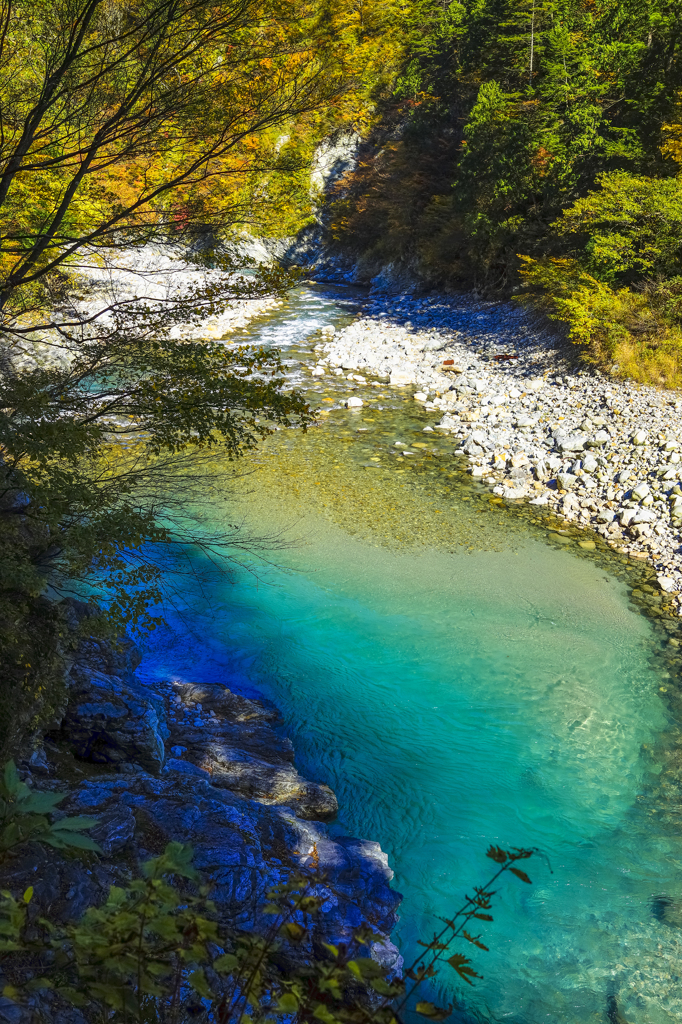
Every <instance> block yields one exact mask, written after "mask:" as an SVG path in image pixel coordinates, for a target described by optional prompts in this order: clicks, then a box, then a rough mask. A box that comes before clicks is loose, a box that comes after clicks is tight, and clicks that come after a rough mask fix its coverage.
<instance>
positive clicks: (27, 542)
mask: <svg viewBox="0 0 682 1024" xmlns="http://www.w3.org/2000/svg"><path fill="white" fill-rule="evenodd" d="M381 9H382V7H381V5H379V4H376V5H367V7H366V9H365V10H364V14H362V15H361V14H359V13H358V12H355V11H354V10H353V11H350V12H349V11H348V10H347V9H346V7H345V5H342V4H341V3H338V2H336V0H334V2H331V3H318V2H317V0H304V2H302V3H299V2H297V3H295V4H294V3H293V2H290V0H265V2H261V0H258V2H256V0H126V2H125V3H124V2H123V0H1V2H0V310H1V312H0V357H1V360H2V376H1V377H0V468H1V472H0V576H1V578H2V588H3V589H2V590H1V591H0V646H1V647H2V650H3V660H4V663H5V664H6V666H7V672H6V682H5V684H4V686H5V689H6V696H7V699H8V700H10V696H9V695H10V694H11V695H12V696H11V701H12V702H13V704H14V706H15V711H16V714H15V716H14V717H15V723H16V722H18V721H21V722H22V723H23V725H22V726H21V728H24V727H26V723H27V722H28V721H29V720H30V719H31V715H32V714H33V712H34V711H35V710H36V708H37V707H39V706H40V705H41V700H38V701H37V704H36V703H35V702H34V701H35V698H36V697H37V696H38V694H39V693H42V692H43V691H44V690H45V689H46V687H45V686H43V685H42V684H41V682H40V681H41V680H42V681H43V683H44V682H45V681H46V680H47V679H48V678H51V675H50V673H52V675H55V676H58V675H59V658H58V637H59V634H60V632H63V630H62V629H61V626H60V623H59V617H58V615H57V613H56V612H55V609H54V606H53V605H52V604H49V603H47V604H46V603H45V602H44V601H42V595H43V594H44V592H45V589H46V587H51V588H52V593H53V596H54V595H57V596H58V595H60V594H64V593H68V592H73V590H74V588H75V589H76V591H78V590H79V588H80V590H81V592H82V590H83V587H84V586H85V587H86V588H87V587H92V586H93V585H95V584H96V585H97V587H98V588H99V590H100V591H101V592H102V593H103V594H104V595H105V596H106V604H107V608H108V612H107V617H108V619H109V628H110V629H111V630H116V629H120V628H121V627H122V626H124V625H126V624H134V623H135V622H136V621H137V622H138V623H140V624H144V625H146V626H150V625H152V624H153V621H152V619H151V618H150V616H149V614H148V609H149V607H150V606H151V605H152V604H154V603H155V602H157V601H158V600H159V598H160V595H161V590H162V573H161V570H160V568H159V566H158V565H155V564H153V562H152V561H150V558H149V551H150V547H149V542H150V541H151V542H156V543H157V544H163V543H180V542H181V543H185V544H190V542H201V543H207V541H206V537H205V536H204V535H202V536H199V535H198V534H197V532H196V531H193V529H192V525H191V521H190V520H191V517H190V516H189V506H190V504H191V500H192V498H193V497H196V495H197V493H198V492H197V488H198V486H199V483H198V481H199V480H200V477H201V465H202V460H204V458H205V456H206V454H207V453H210V452H212V451H216V452H220V453H221V457H222V458H226V459H234V458H237V457H239V455H240V454H241V453H242V452H243V451H244V450H245V449H246V448H248V447H250V446H252V445H253V444H255V443H256V442H257V440H258V438H259V437H261V436H263V435H264V434H266V433H267V432H268V431H270V430H272V429H275V428H281V427H282V426H289V425H296V424H298V425H303V426H305V424H306V423H307V422H308V420H309V418H310V413H309V411H308V410H307V408H306V405H305V403H304V401H303V400H302V398H301V397H300V395H298V394H297V393H295V392H291V391H285V389H284V378H283V375H282V368H281V365H280V362H279V358H278V355H277V353H276V352H274V351H267V352H266V351H253V350H248V349H239V350H237V349H234V348H233V347H231V346H225V345H222V344H219V343H211V342H205V341H203V340H197V336H196V333H197V332H196V330H195V333H194V335H191V332H190V336H188V334H187V331H184V333H183V332H181V335H182V338H180V337H179V335H178V333H177V331H175V332H174V330H173V329H174V328H178V327H179V325H184V326H185V327H187V326H189V327H190V328H191V327H194V328H198V327H199V325H201V323H202V322H203V320H204V319H205V318H206V317H207V316H210V315H214V314H218V313H220V312H221V311H223V310H224V309H225V308H226V306H229V304H230V302H232V301H233V300H235V299H239V298H258V297H259V296H263V295H266V294H269V295H272V294H283V292H284V291H285V289H286V288H287V286H288V284H289V283H290V282H289V280H288V279H287V277H286V275H284V274H282V273H281V272H279V271H276V270H269V271H265V270H261V271H260V272H258V273H256V274H252V275H251V276H248V277H244V276H243V275H241V274H240V273H239V267H238V265H237V264H236V263H234V261H232V260H231V259H230V258H228V257H227V256H226V255H225V254H224V253H223V254H222V255H220V254H219V253H215V252H213V253H211V252H210V251H208V250H206V248H205V246H204V247H203V248H202V250H201V252H199V251H198V250H193V251H192V252H193V255H192V254H191V259H192V260H194V262H195V264H196V265H197V267H199V268H200V269H201V268H203V269H201V274H204V270H206V274H205V275H204V276H203V277H201V280H200V282H199V283H195V284H194V285H192V286H191V287H188V288H185V289H184V291H183V290H182V289H180V290H177V289H170V290H169V291H168V292H167V294H166V295H165V297H164V298H162V299H161V298H159V297H158V295H156V297H154V296H152V295H151V294H148V293H147V291H146V289H145V287H144V279H140V280H141V286H140V290H139V293H138V294H136V295H128V294H126V295H121V294H115V295H114V296H113V297H111V298H108V299H107V300H106V301H105V300H104V299H103V300H102V302H101V304H100V305H97V302H96V301H95V302H94V305H93V302H90V303H89V304H88V303H87V302H86V303H83V302H79V301H77V293H78V290H79V287H80V283H79V277H78V275H79V273H80V271H81V268H82V267H83V266H84V265H90V266H93V265H94V266H100V267H102V266H108V265H110V264H111V262H112V260H113V261H114V262H117V265H121V261H123V265H125V262H126V259H127V260H130V259H133V254H134V253H135V252H136V251H138V250H140V249H141V248H143V247H144V246H145V245H148V244H149V243H150V242H157V243H158V242H161V243H163V244H165V245H166V246H173V245H174V246H175V249H176V250H178V249H182V250H183V251H184V252H185V255H187V246H188V245H189V244H190V243H192V242H193V241H194V240H196V239H197V238H200V237H204V238H205V237H206V236H207V233H209V234H210V236H211V237H212V238H213V239H215V238H224V237H225V236H226V235H227V234H229V232H230V231H231V230H235V229H236V228H239V227H241V226H243V225H245V224H249V223H251V222H259V220H260V221H262V220H266V219H267V216H270V219H271V220H273V219H275V220H276V216H275V217H274V218H273V214H272V209H269V213H268V211H266V210H261V209H260V207H264V208H265V207H267V208H271V207H272V206H273V205H276V203H275V198H274V197H275V196H277V195H280V197H281V193H282V190H281V189H279V192H278V187H277V184H276V182H277V180H278V177H283V178H287V176H289V178H290V179H291V178H292V176H293V177H295V176H296V175H297V174H298V175H299V176H300V174H301V168H302V167H304V166H305V160H306V153H307V154H308V156H309V155H310V146H311V144H312V140H314V138H315V137H316V134H317V135H319V134H324V132H325V131H326V130H327V129H328V128H329V126H333V125H334V124H335V123H337V122H343V121H344V119H350V120H353V119H355V120H356V121H357V120H362V118H363V117H366V116H368V111H369V109H370V106H371V94H372V90H373V89H375V88H379V87H380V82H381V80H382V76H384V77H385V76H386V75H389V74H390V59H389V55H390V51H391V48H392V47H393V48H395V45H394V44H393V43H389V44H386V43H385V42H384V41H383V37H382V33H381V31H380V29H381V25H382V24H383V22H382V21H381V17H378V15H377V12H378V11H380V10H381ZM372 12H374V13H372ZM292 138H293V139H294V140H296V139H297V140H298V142H297V143H296V145H297V147H298V148H297V150H296V152H294V153H293V154H292V152H291V150H289V151H287V146H288V145H289V141H290V140H291V139H292ZM301 138H305V139H307V140H308V144H307V149H306V146H305V145H303V146H301V145H300V139H301ZM299 191H300V190H299ZM299 205H301V204H300V203H299ZM304 205H305V204H303V206H304ZM299 212H303V213H304V212H305V211H304V210H303V208H302V207H301V211H299ZM292 215H293V214H292ZM180 489H181V490H182V494H183V498H184V507H181V505H180V503H179V502H178V498H177V494H178V491H179V490H180ZM212 542H213V543H215V544H217V545H218V546H220V545H221V544H224V543H225V542H226V539H225V538H215V537H214V538H212ZM47 689H48V690H49V689H50V686H47ZM22 695H23V697H22ZM20 698H21V699H20ZM22 708H23V711H21V710H20V709H22ZM27 716H28V717H27ZM34 717H35V716H34ZM10 732H12V730H10ZM15 734H16V729H15V730H14V731H13V732H12V735H15ZM8 735H9V734H8ZM6 738H7V737H6Z"/></svg>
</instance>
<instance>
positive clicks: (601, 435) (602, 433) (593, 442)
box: [586, 430, 611, 448]
mask: <svg viewBox="0 0 682 1024" xmlns="http://www.w3.org/2000/svg"><path fill="white" fill-rule="evenodd" d="M610 440H611V435H610V434H609V433H608V432H607V431H606V430H598V431H597V433H596V434H595V435H594V437H592V438H591V439H590V440H589V441H587V442H586V447H587V448H602V447H603V446H604V445H605V444H608V442H609V441H610Z"/></svg>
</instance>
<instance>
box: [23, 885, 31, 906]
mask: <svg viewBox="0 0 682 1024" xmlns="http://www.w3.org/2000/svg"><path fill="white" fill-rule="evenodd" d="M32 897H33V886H32V885H29V887H28V889H26V891H25V892H24V896H23V900H24V903H30V902H31V899H32Z"/></svg>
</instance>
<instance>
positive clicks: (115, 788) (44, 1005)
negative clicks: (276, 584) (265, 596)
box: [0, 601, 400, 1024]
mask: <svg viewBox="0 0 682 1024" xmlns="http://www.w3.org/2000/svg"><path fill="white" fill-rule="evenodd" d="M65 607H66V610H67V613H68V616H67V617H68V619H69V620H70V623H69V624H70V625H71V627H72V628H73V629H74V630H75V629H76V628H77V627H78V625H79V623H82V622H83V620H84V619H87V616H88V615H89V614H90V612H91V609H90V608H89V607H88V606H86V605H83V604H82V603H79V602H76V601H69V602H66V604H65ZM139 660H140V656H139V654H138V652H137V650H136V649H135V648H134V647H133V646H132V645H129V644H128V645H126V646H124V647H123V648H122V649H116V648H114V647H112V646H111V645H110V644H109V643H107V642H103V641H97V640H95V639H93V638H91V637H90V638H85V639H82V640H80V642H79V643H78V646H77V648H76V650H75V654H74V657H73V660H72V663H71V666H70V668H69V669H68V671H67V672H66V675H65V684H66V686H65V701H64V704H63V707H62V708H61V709H60V711H59V713H58V715H57V717H56V719H55V721H54V722H53V723H51V728H50V729H49V730H48V732H47V733H46V734H45V735H44V736H43V737H34V740H33V749H32V750H30V751H28V752H27V753H26V755H25V757H24V758H23V759H22V760H20V762H19V768H20V772H21V775H22V778H23V779H24V781H26V782H27V783H28V785H29V786H31V787H35V788H37V789H40V790H58V791H60V792H64V791H66V792H67V793H68V796H67V798H66V799H65V800H64V802H63V803H62V804H61V805H60V814H61V813H66V814H87V815H92V816H94V817H96V818H97V819H99V824H98V825H97V826H96V827H95V828H94V829H92V830H91V832H90V834H91V835H92V837H93V838H94V839H95V840H96V841H97V843H98V844H99V845H100V847H101V849H102V856H101V857H98V858H95V859H94V860H93V858H92V857H91V856H90V857H89V858H87V859H86V860H84V861H83V860H80V859H78V858H74V857H73V856H71V857H66V856H62V855H61V854H60V853H59V852H58V851H55V850H49V851H48V850H46V849H45V848H44V847H42V846H40V845H38V844H29V845H28V846H22V847H18V848H16V851H15V852H14V854H13V855H10V856H9V858H8V859H6V860H5V862H4V863H3V865H2V868H1V869H0V888H2V889H8V890H11V891H12V892H13V893H14V894H15V895H19V894H21V893H22V892H24V890H25V889H26V888H27V887H28V886H29V885H32V886H33V890H34V893H33V899H32V901H31V908H32V913H33V914H35V915H44V916H46V917H48V918H49V919H50V920H52V921H54V922H55V923H59V922H66V921H73V920H77V919H78V918H79V917H80V916H81V915H82V914H83V912H84V911H85V910H86V908H87V907H89V906H92V905H97V904H99V903H101V902H102V901H103V900H104V899H105V898H106V895H107V893H108V891H109V887H110V886H111V885H117V884H119V885H120V884H126V883H127V882H129V881H130V879H131V878H132V877H134V876H135V875H136V874H137V872H138V870H139V864H140V863H141V862H142V861H144V860H145V859H147V858H149V857H151V856H155V855H157V854H159V853H161V852H162V851H163V849H164V848H165V846H166V844H167V843H168V842H170V841H172V840H173V841H179V842H183V843H191V844H192V846H193V849H194V864H195V866H196V867H197V868H198V869H199V870H200V871H201V873H202V876H203V877H204V878H205V879H206V880H209V881H210V882H211V883H212V885H213V889H212V894H211V896H212V899H213V901H214V903H215V905H216V907H217V911H218V914H219V915H220V916H221V917H222V918H224V919H227V920H230V921H233V922H236V924H237V926H238V927H240V928H247V929H248V928H252V927H257V921H258V919H259V916H260V908H261V907H262V905H263V903H264V901H265V893H266V891H267V890H268V888H269V887H271V886H273V885H276V884H278V883H280V882H283V881H286V880H287V878H289V877H290V876H291V875H292V874H293V873H295V872H296V871H299V870H300V869H301V868H308V869H313V868H314V870H315V873H316V876H317V877H318V878H319V883H318V884H317V885H316V887H315V892H316V895H318V896H323V897H324V904H323V907H322V911H321V913H320V914H319V916H318V917H317V918H316V924H315V934H314V936H313V938H314V941H323V942H332V943H339V942H348V941H349V940H350V939H351V938H352V935H353V933H354V932H355V931H356V930H357V928H358V927H359V926H361V925H362V924H364V923H368V924H371V925H372V926H373V927H374V928H375V929H376V930H378V931H379V932H381V933H382V934H383V935H385V936H386V940H385V942H383V943H378V944H376V946H375V947H374V950H373V955H374V956H375V957H376V958H377V959H380V960H381V962H382V963H385V964H387V965H389V966H398V965H399V963H400V961H399V957H398V952H397V950H396V949H395V947H394V946H392V944H391V943H390V941H389V939H388V936H389V934H390V932H391V929H392V928H393V926H394V923H395V911H396V907H397V905H398V903H399V902H400V896H399V895H398V893H396V892H395V891H394V890H392V889H391V888H390V886H389V882H390V879H391V878H392V874H393V873H392V871H391V870H390V868H389V866H388V859H387V857H386V854H384V853H383V852H382V850H381V848H380V847H379V844H378V843H375V842H370V841H366V840H363V839H356V838H353V837H350V836H335V837H334V838H332V837H331V835H330V833H329V829H328V826H327V825H326V824H325V822H326V821H328V820H329V819H331V818H333V817H334V816H335V814H336V810H337V802H336V797H335V796H334V794H333V793H332V791H331V790H330V789H329V787H328V786H326V785H325V784H324V783H318V782H311V781H309V780H307V779H303V778H302V777H301V776H300V775H299V773H298V772H297V771H296V768H295V767H294V764H293V761H294V751H293V747H292V744H291V742H290V740H289V739H288V738H287V737H286V736H283V735H282V734H281V732H280V731H279V730H278V728H277V724H278V721H279V714H278V711H277V709H276V708H275V707H274V706H273V705H271V704H270V703H269V702H267V701H265V700H253V699H247V698H246V697H243V696H240V695H239V694H237V693H233V692H231V691H230V690H229V689H227V688H226V687H224V686H222V685H211V686H207V685H203V684H202V685H195V684H193V683H192V682H190V681H186V680H183V681H180V680H177V679H175V680H167V681H162V682H160V683H159V684H158V685H146V684H144V683H142V682H141V681H140V680H139V679H137V678H136V676H135V673H134V669H135V667H136V665H137V664H138V662H139ZM6 981H7V979H4V980H3V976H2V968H1V967H0V992H1V991H2V989H3V987H4V985H5V984H6ZM188 998H190V1002H191V1001H192V1000H191V997H190V996H188ZM194 1002H195V1003H196V1002H197V1000H196V999H194ZM188 1014H191V1016H192V1019H195V1020H199V1021H201V1020H204V1019H206V1017H205V1012H204V1007H203V1006H202V1005H200V1003H197V1005H193V1006H191V1007H188ZM38 1019H40V1020H43V1019H44V1020H48V1019H49V1020H53V1021H55V1022H57V1021H58V1022H59V1024H85V1022H86V1019H87V1018H86V1017H84V1016H83V1015H82V1014H81V1012H80V1011H79V1010H77V1009H75V1008H72V1009H65V1008H64V1007H59V1008H58V1007H57V1005H56V1004H54V1002H53V997H52V995H51V994H50V992H49V991H44V990H38V991H36V992H34V993H32V994H31V996H30V1000H29V1004H28V1006H25V1005H20V1004H19V1003H17V1002H15V1001H14V1000H13V999H12V998H10V997H8V996H7V995H3V996H0V1021H3V1022H8V1024H28V1022H29V1021H34V1020H38Z"/></svg>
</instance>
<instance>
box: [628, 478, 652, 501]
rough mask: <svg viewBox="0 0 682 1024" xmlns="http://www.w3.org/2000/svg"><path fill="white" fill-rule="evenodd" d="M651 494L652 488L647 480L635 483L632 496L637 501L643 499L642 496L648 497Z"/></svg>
mask: <svg viewBox="0 0 682 1024" xmlns="http://www.w3.org/2000/svg"><path fill="white" fill-rule="evenodd" d="M649 494H651V488H650V487H649V485H648V483H646V481H643V482H642V483H640V484H635V486H634V487H633V488H632V497H633V498H634V499H635V501H641V500H642V498H646V497H647V495H649Z"/></svg>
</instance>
